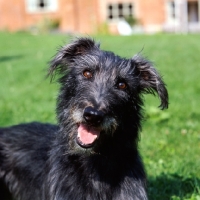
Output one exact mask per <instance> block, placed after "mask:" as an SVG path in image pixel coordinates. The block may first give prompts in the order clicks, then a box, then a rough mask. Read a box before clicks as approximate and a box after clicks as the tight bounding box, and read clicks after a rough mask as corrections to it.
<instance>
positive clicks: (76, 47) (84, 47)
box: [49, 38, 100, 75]
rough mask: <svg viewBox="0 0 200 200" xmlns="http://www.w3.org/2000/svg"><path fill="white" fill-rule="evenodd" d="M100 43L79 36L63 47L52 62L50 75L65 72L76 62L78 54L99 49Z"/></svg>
mask: <svg viewBox="0 0 200 200" xmlns="http://www.w3.org/2000/svg"><path fill="white" fill-rule="evenodd" d="M99 46H100V45H99V44H96V43H95V42H94V40H92V39H90V38H77V39H76V40H74V41H72V42H71V43H69V44H67V45H65V46H63V47H61V48H60V49H59V50H58V53H57V54H56V55H55V56H54V58H53V59H52V60H51V62H50V68H49V75H53V73H54V72H61V73H62V72H63V71H66V70H67V67H68V66H69V65H70V64H71V63H73V62H74V59H75V58H76V57H77V56H81V55H84V54H87V53H88V52H89V51H91V50H94V49H99Z"/></svg>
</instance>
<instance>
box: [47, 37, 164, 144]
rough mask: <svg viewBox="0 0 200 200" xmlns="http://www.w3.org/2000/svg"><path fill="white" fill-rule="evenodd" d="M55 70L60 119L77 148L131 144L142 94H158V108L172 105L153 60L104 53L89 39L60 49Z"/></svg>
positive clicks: (138, 56)
mask: <svg viewBox="0 0 200 200" xmlns="http://www.w3.org/2000/svg"><path fill="white" fill-rule="evenodd" d="M55 72H56V73H59V74H60V79H59V81H60V83H61V90H60V95H59V97H58V106H57V115H58V120H59V123H60V126H61V128H62V130H63V132H64V134H67V135H69V137H70V139H72V140H71V145H72V146H73V147H74V146H77V144H78V145H79V146H80V147H81V148H97V147H98V146H101V145H102V144H104V143H106V141H108V140H113V138H115V139H114V140H115V142H116V143H119V142H121V143H127V144H128V143H129V144H130V145H132V142H133V140H136V138H137V134H138V129H139V128H140V121H141V117H142V115H141V106H142V104H143V101H142V94H144V93H151V94H155V93H157V94H158V96H159V98H160V101H161V104H160V108H161V109H164V108H167V107H168V93H167V90H166V87H165V84H164V82H163V80H162V78H161V76H160V75H159V74H158V72H157V71H156V69H155V68H154V67H153V65H152V63H151V62H149V61H148V60H146V59H144V58H142V57H141V56H140V55H136V56H134V57H133V58H131V59H126V58H121V57H119V56H117V55H115V54H113V53H112V52H108V51H102V50H100V47H99V44H97V43H95V42H94V41H93V40H92V39H89V38H79V39H77V40H75V41H73V42H71V43H70V44H68V45H66V46H64V47H62V48H61V49H60V50H59V51H58V53H57V55H56V56H55V57H54V59H53V60H52V61H51V66H50V72H49V73H50V74H51V75H53V74H54V73H55Z"/></svg>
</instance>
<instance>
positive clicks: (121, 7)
mask: <svg viewBox="0 0 200 200" xmlns="http://www.w3.org/2000/svg"><path fill="white" fill-rule="evenodd" d="M107 13H108V15H107V18H108V19H109V20H113V19H122V18H126V17H133V5H132V3H123V4H122V3H118V4H116V3H115V4H114V3H113V4H108V6H107Z"/></svg>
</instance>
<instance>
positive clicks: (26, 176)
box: [0, 38, 168, 200]
mask: <svg viewBox="0 0 200 200" xmlns="http://www.w3.org/2000/svg"><path fill="white" fill-rule="evenodd" d="M50 65H51V66H50V70H49V74H50V75H52V76H53V75H55V73H57V74H58V75H59V83H60V85H61V87H60V92H59V96H58V99H57V118H58V126H55V125H51V124H42V123H38V122H33V123H29V124H20V125H16V126H12V127H8V128H1V129H0V182H1V189H0V190H1V196H2V195H4V198H6V197H5V196H6V195H8V194H7V190H6V189H5V185H6V187H7V188H8V189H9V191H10V193H11V194H12V196H13V197H14V198H15V199H17V200H145V199H147V193H146V175H145V170H144V167H143V164H142V160H141V157H140V155H139V152H138V134H139V131H140V129H141V120H142V106H143V99H142V95H143V94H144V93H151V94H154V93H155V92H156V93H157V94H158V96H159V98H160V101H161V104H160V107H161V109H164V108H167V107H168V93H167V90H166V88H165V84H164V82H163V80H162V78H161V77H160V75H159V74H158V72H157V71H156V69H155V68H154V67H153V65H152V63H151V62H149V61H148V60H146V59H143V58H142V57H141V56H140V55H136V56H134V57H133V58H131V59H126V58H121V57H119V56H117V55H115V54H114V53H112V52H108V51H102V50H100V48H99V44H97V43H95V42H94V41H93V40H92V39H90V38H78V39H76V40H75V41H72V42H71V43H70V44H68V45H66V46H64V47H62V48H61V49H60V50H59V51H58V53H57V55H56V56H55V57H54V59H53V60H52V61H51V63H50ZM8 198H9V197H8Z"/></svg>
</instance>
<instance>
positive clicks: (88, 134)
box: [78, 123, 100, 144]
mask: <svg viewBox="0 0 200 200" xmlns="http://www.w3.org/2000/svg"><path fill="white" fill-rule="evenodd" d="M99 134H100V130H99V129H98V128H95V127H89V126H87V125H85V124H82V123H81V124H80V126H79V127H78V138H79V140H80V141H81V142H82V143H83V144H92V143H93V142H94V141H95V139H96V138H97V137H98V136H99Z"/></svg>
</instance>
